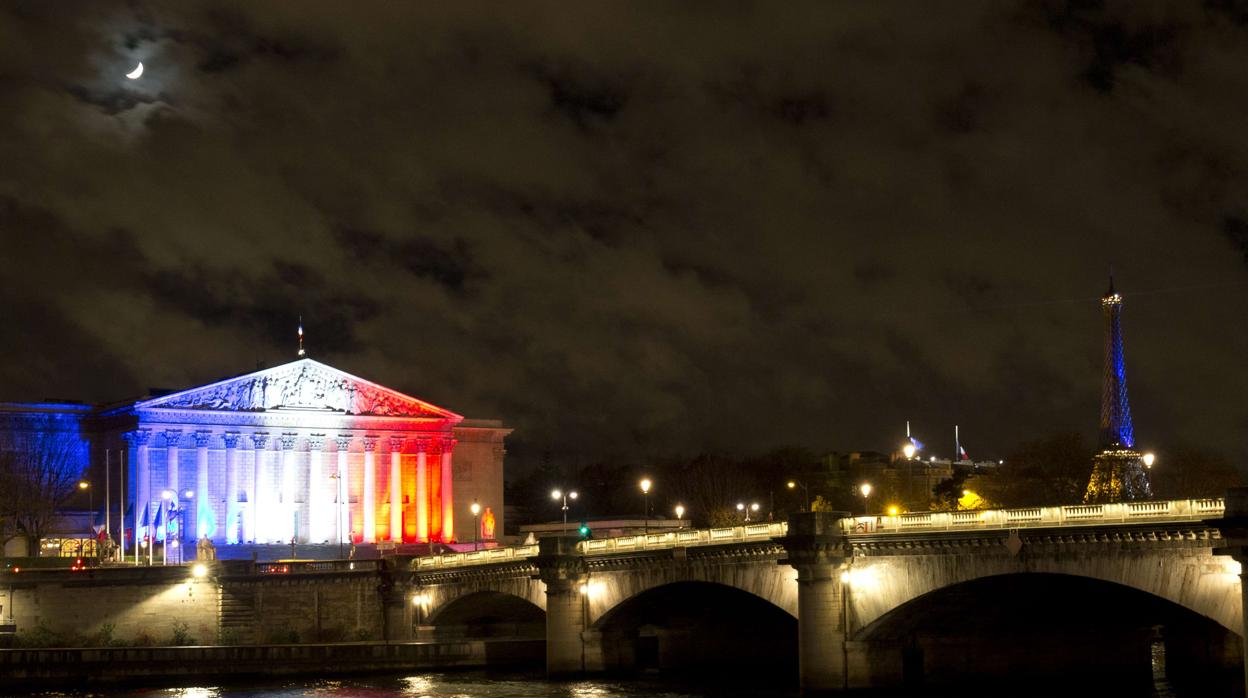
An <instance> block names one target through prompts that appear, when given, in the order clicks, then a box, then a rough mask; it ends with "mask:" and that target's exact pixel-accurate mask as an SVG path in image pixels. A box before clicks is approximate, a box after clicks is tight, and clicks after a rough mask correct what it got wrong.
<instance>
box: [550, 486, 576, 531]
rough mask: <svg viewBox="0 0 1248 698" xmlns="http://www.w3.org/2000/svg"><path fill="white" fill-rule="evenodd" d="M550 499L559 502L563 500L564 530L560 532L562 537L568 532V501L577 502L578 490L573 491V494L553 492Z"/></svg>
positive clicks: (559, 491) (560, 491)
mask: <svg viewBox="0 0 1248 698" xmlns="http://www.w3.org/2000/svg"><path fill="white" fill-rule="evenodd" d="M550 498H551V499H555V500H558V499H562V500H563V529H562V530H561V531H559V533H560V535H562V534H564V533H567V532H568V500H569V499H571V500H572V501H576V490H572V491H571V492H564V491H562V490H551V491H550Z"/></svg>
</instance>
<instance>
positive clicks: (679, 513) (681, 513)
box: [676, 504, 685, 525]
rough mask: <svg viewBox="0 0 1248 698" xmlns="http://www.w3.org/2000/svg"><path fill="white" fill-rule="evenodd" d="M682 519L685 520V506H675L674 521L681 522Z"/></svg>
mask: <svg viewBox="0 0 1248 698" xmlns="http://www.w3.org/2000/svg"><path fill="white" fill-rule="evenodd" d="M684 518H685V505H684V504H677V505H676V520H677V521H681V520H682V519H684ZM682 525H683V524H682Z"/></svg>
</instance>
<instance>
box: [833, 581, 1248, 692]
mask: <svg viewBox="0 0 1248 698" xmlns="http://www.w3.org/2000/svg"><path fill="white" fill-rule="evenodd" d="M850 593H851V594H852V593H853V590H852V589H851V590H850ZM853 625H854V621H853V620H852V619H851V628H852V627H853ZM851 639H852V642H851V645H853V646H855V647H856V648H857V650H858V651H859V652H861V653H862V654H863V655H869V656H870V658H869V660H866V661H863V662H862V666H863V667H864V668H865V670H867V671H872V672H877V673H879V674H881V675H890V674H891V675H892V676H893V679H894V681H893V683H902V684H903V685H904V684H906V683H909V684H911V685H916V686H917V685H919V684H920V683H921V684H922V685H926V686H944V685H948V686H956V685H959V683H960V682H964V681H965V679H966V677H968V676H974V677H976V679H977V680H987V681H989V682H992V681H998V682H1000V683H1001V684H1002V685H1007V686H1028V687H1031V688H1033V689H1039V688H1041V687H1043V686H1045V685H1046V684H1049V685H1051V687H1052V688H1053V689H1060V688H1065V689H1069V687H1070V686H1072V685H1078V686H1081V687H1083V688H1085V689H1086V688H1089V687H1092V686H1102V685H1103V686H1105V687H1108V688H1113V689H1115V691H1124V692H1133V691H1135V690H1136V689H1138V690H1139V691H1143V692H1146V693H1147V692H1149V690H1150V689H1151V688H1152V687H1153V683H1154V681H1155V680H1156V679H1158V678H1164V679H1165V680H1168V681H1169V682H1170V683H1171V684H1172V685H1174V686H1175V688H1180V687H1182V688H1188V687H1200V686H1204V685H1221V686H1233V685H1235V684H1236V682H1238V681H1239V679H1240V677H1241V671H1242V670H1241V664H1240V661H1239V658H1240V657H1241V656H1242V654H1241V653H1242V644H1241V641H1240V638H1239V637H1238V636H1237V635H1235V634H1234V633H1233V632H1231V631H1230V630H1229V629H1227V628H1225V627H1224V626H1222V625H1221V624H1220V623H1218V622H1217V621H1215V620H1213V619H1212V618H1210V617H1208V616H1207V615H1203V614H1201V613H1198V612H1196V611H1194V610H1193V609H1191V608H1188V607H1186V606H1183V605H1180V604H1177V603H1175V602H1173V601H1170V600H1167V599H1164V598H1162V597H1160V596H1158V595H1155V594H1152V593H1149V592H1146V591H1142V590H1139V589H1136V588H1133V587H1129V586H1126V585H1122V584H1118V583H1116V582H1108V581H1104V580H1100V579H1096V578H1093V577H1090V576H1086V575H1074V574H1053V573H1034V572H1019V573H1009V574H1000V575H988V576H982V577H978V578H975V579H972V580H969V581H965V582H959V583H956V584H951V585H948V586H945V587H942V588H939V589H936V590H933V591H930V592H927V593H925V594H922V595H919V596H917V597H915V598H912V599H910V600H908V601H906V602H905V603H903V604H901V605H899V606H897V607H896V608H893V609H892V610H890V611H888V612H887V613H885V614H883V615H882V616H880V617H878V618H876V619H874V620H873V621H872V622H871V623H869V624H866V625H865V626H861V627H859V628H858V629H857V630H856V631H853V632H852V635H851ZM898 677H900V678H901V681H900V682H898V681H896V679H897V678H898ZM916 677H921V682H916V680H915V679H916ZM1055 680H1056V681H1057V682H1058V683H1057V684H1056V685H1052V684H1053V683H1054V682H1055Z"/></svg>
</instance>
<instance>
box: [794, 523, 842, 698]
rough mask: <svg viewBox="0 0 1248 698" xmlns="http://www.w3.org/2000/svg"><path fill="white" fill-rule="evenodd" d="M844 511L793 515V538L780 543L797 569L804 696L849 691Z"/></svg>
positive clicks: (798, 619)
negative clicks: (844, 572)
mask: <svg viewBox="0 0 1248 698" xmlns="http://www.w3.org/2000/svg"><path fill="white" fill-rule="evenodd" d="M846 516H849V514H847V513H844V512H822V511H816V512H802V513H797V514H790V515H789V532H788V535H787V536H785V537H784V538H782V539H780V542H781V544H783V545H784V549H785V552H786V553H788V558H787V559H786V560H784V562H786V563H788V564H789V565H792V566H793V567H794V568H795V569H797V638H798V639H797V643H798V647H797V653H798V674H799V681H800V683H801V689H802V694H803V695H811V694H820V693H830V692H833V691H843V690H845V689H846V688H848V686H849V682H848V680H847V679H848V674H847V671H846V656H845V647H846V646H845V642H846V640H847V638H846V627H845V624H844V620H845V617H846V610H847V609H846V608H845V607H844V606H843V604H844V601H845V599H844V597H843V585H842V583H841V578H840V574H841V567H842V562H843V561H844V558H845V556H846V554H847V546H848V543H847V541H846V540H845V534H844V532H843V531H842V529H841V523H840V520H841V519H842V518H844V517H846Z"/></svg>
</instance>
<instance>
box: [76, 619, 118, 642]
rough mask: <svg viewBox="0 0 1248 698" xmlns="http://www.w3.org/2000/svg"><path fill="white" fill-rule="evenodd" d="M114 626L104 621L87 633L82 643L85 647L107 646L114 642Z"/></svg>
mask: <svg viewBox="0 0 1248 698" xmlns="http://www.w3.org/2000/svg"><path fill="white" fill-rule="evenodd" d="M114 629H115V628H114V626H113V624H112V623H105V624H103V625H101V626H100V629H99V630H96V631H95V633H93V634H91V635H88V636H87V638H86V642H85V643H83V644H85V645H86V646H87V647H109V646H111V645H113V644H115V642H114V640H113V631H114Z"/></svg>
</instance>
